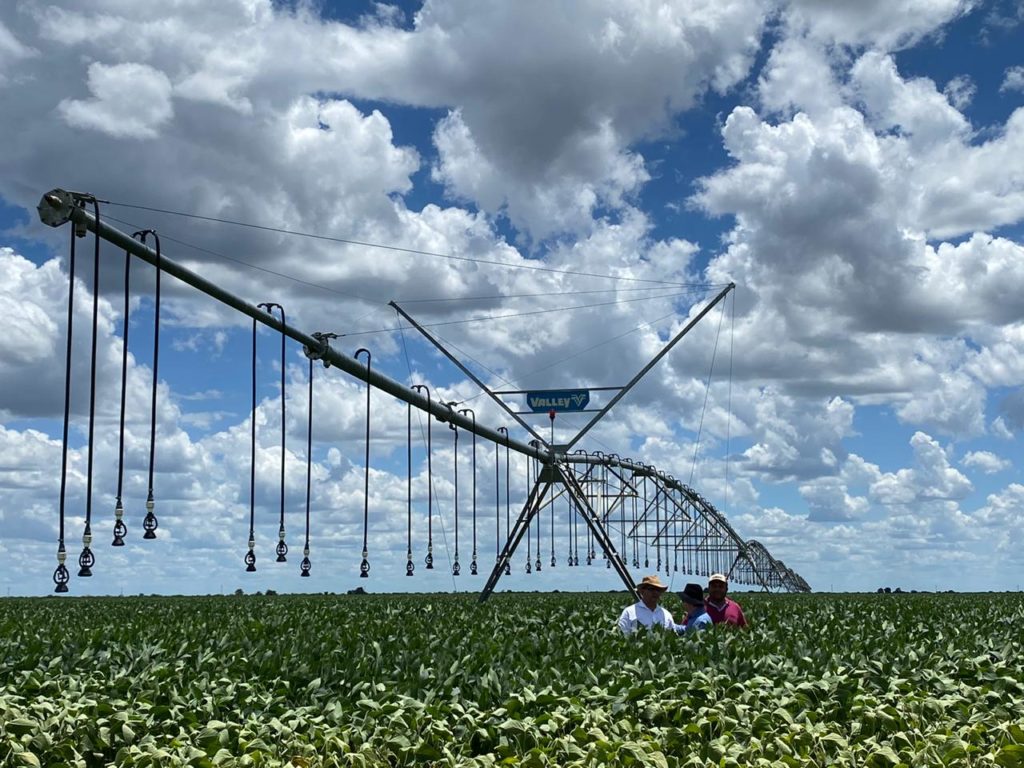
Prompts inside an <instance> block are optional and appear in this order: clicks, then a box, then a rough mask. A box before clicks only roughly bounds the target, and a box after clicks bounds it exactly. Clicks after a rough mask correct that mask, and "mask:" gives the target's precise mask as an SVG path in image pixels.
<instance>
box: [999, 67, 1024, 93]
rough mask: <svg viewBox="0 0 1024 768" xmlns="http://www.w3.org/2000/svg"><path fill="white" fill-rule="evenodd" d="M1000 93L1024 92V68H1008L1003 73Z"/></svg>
mask: <svg viewBox="0 0 1024 768" xmlns="http://www.w3.org/2000/svg"><path fill="white" fill-rule="evenodd" d="M999 91H1000V93H1002V92H1005V91H1024V67H1020V66H1015V67H1008V68H1007V70H1006V72H1004V73H1003V82H1002V84H1001V85H1000V86H999Z"/></svg>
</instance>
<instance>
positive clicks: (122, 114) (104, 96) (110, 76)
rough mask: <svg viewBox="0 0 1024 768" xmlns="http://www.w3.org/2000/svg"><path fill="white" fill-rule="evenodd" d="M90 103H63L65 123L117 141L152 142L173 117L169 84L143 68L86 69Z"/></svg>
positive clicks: (60, 108) (96, 64)
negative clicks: (93, 131) (90, 95)
mask: <svg viewBox="0 0 1024 768" xmlns="http://www.w3.org/2000/svg"><path fill="white" fill-rule="evenodd" d="M89 91H90V93H92V98H89V99H63V100H62V101H61V102H60V104H58V105H57V109H58V111H59V112H60V114H61V116H62V117H63V118H64V119H65V120H66V121H67V123H68V124H69V125H71V126H74V127H76V128H88V129H92V130H95V131H100V132H102V133H106V134H108V135H110V136H114V137H116V138H127V139H154V138H156V137H157V136H158V135H159V133H160V128H161V126H163V125H164V123H166V122H167V121H169V120H170V119H171V118H172V117H173V116H174V107H173V105H172V104H171V81H170V80H168V79H167V75H165V74H164V73H163V72H160V71H159V70H156V69H153V68H152V67H150V66H148V65H146V64H134V63H125V64H113V65H110V66H107V65H105V64H101V63H99V62H93V63H92V64H90V65H89Z"/></svg>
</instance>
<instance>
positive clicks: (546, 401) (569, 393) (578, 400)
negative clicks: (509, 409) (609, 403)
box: [526, 389, 590, 413]
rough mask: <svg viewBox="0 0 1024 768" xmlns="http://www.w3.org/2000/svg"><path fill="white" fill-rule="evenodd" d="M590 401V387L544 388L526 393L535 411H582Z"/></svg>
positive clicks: (529, 404)
mask: <svg viewBox="0 0 1024 768" xmlns="http://www.w3.org/2000/svg"><path fill="white" fill-rule="evenodd" d="M589 403H590V390H589V389H542V390H538V391H537V392H527V393H526V404H527V405H528V406H530V410H531V411H533V412H534V413H547V412H548V411H560V412H565V411H582V410H583V409H584V408H586V407H587V405H588V404H589Z"/></svg>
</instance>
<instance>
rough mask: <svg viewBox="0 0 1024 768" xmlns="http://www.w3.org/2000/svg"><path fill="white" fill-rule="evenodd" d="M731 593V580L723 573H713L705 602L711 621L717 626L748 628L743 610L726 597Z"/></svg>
mask: <svg viewBox="0 0 1024 768" xmlns="http://www.w3.org/2000/svg"><path fill="white" fill-rule="evenodd" d="M728 591H729V580H728V579H726V578H725V576H723V575H722V574H721V573H713V574H711V577H710V578H709V579H708V596H707V599H706V600H705V601H704V607H705V608H707V611H708V615H709V616H710V617H711V621H713V622H714V623H715V624H732V625H734V626H737V627H745V626H747V619H746V617H745V616H744V615H743V609H742V608H740V604H739V603H737V602H736V601H735V600H730V599H729V598H728V597H726V596H725V595H726V593H727V592H728Z"/></svg>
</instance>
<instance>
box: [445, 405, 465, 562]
mask: <svg viewBox="0 0 1024 768" xmlns="http://www.w3.org/2000/svg"><path fill="white" fill-rule="evenodd" d="M453 405H455V403H448V407H449V408H451V407H452V406H453ZM448 429H450V430H451V431H452V441H453V442H452V466H453V468H454V471H455V483H454V486H453V487H454V493H455V495H454V497H453V507H454V509H455V558H454V560H453V561H452V576H458V575H459V574H460V573H462V566H461V565H459V428H458V426H457V425H456V424H455V423H450V424H449V425H448Z"/></svg>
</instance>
